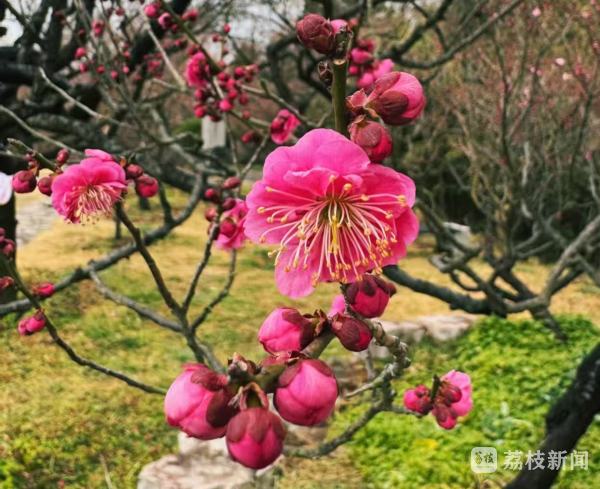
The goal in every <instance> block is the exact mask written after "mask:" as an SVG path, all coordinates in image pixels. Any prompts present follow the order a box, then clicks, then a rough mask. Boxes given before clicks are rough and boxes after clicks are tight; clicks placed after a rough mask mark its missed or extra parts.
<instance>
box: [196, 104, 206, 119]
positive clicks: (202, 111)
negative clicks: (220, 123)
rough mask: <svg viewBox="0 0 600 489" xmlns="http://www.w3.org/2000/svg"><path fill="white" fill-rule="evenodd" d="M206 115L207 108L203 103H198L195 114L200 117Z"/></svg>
mask: <svg viewBox="0 0 600 489" xmlns="http://www.w3.org/2000/svg"><path fill="white" fill-rule="evenodd" d="M205 115H206V108H205V107H204V106H203V105H196V107H194V116H195V117H197V118H198V119H202V118H203V117H204V116H205Z"/></svg>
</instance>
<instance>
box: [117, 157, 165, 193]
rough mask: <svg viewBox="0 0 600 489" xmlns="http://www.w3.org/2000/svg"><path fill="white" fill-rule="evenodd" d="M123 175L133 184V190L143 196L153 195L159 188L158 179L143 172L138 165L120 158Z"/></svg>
mask: <svg viewBox="0 0 600 489" xmlns="http://www.w3.org/2000/svg"><path fill="white" fill-rule="evenodd" d="M121 166H123V169H124V170H125V176H126V177H127V179H128V180H129V181H131V182H133V184H134V186H135V192H136V193H137V194H138V195H139V196H140V197H143V198H146V199H149V198H151V197H154V196H155V195H156V194H157V193H158V190H159V185H158V180H157V179H156V178H154V177H151V176H150V175H148V174H147V173H145V172H144V169H143V168H142V167H141V166H140V165H136V164H135V163H130V162H127V161H125V160H121Z"/></svg>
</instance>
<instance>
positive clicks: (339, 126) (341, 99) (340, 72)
mask: <svg viewBox="0 0 600 489" xmlns="http://www.w3.org/2000/svg"><path fill="white" fill-rule="evenodd" d="M332 66H333V83H332V84H331V96H332V99H333V115H334V118H335V130H336V131H338V132H339V133H341V134H343V135H344V136H348V128H347V125H348V123H347V121H346V75H347V68H348V61H347V60H346V59H334V60H333V63H332Z"/></svg>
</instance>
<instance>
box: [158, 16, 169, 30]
mask: <svg viewBox="0 0 600 489" xmlns="http://www.w3.org/2000/svg"><path fill="white" fill-rule="evenodd" d="M158 24H159V25H160V26H161V27H162V28H163V29H164V30H167V29H169V27H171V25H173V18H172V17H171V14H170V13H169V12H164V13H163V14H161V15H160V17H159V18H158Z"/></svg>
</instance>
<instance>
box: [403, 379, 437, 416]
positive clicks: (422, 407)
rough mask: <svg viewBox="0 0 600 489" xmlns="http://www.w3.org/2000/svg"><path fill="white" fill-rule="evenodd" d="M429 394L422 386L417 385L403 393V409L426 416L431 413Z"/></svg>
mask: <svg viewBox="0 0 600 489" xmlns="http://www.w3.org/2000/svg"><path fill="white" fill-rule="evenodd" d="M430 396H431V392H430V391H429V389H428V388H427V387H425V386H424V385H418V386H417V387H415V388H414V389H408V390H407V391H406V392H404V407H405V408H406V409H409V410H410V411H414V412H416V413H419V414H427V413H428V412H429V411H431V409H432V407H433V404H432V402H431V397H430Z"/></svg>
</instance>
